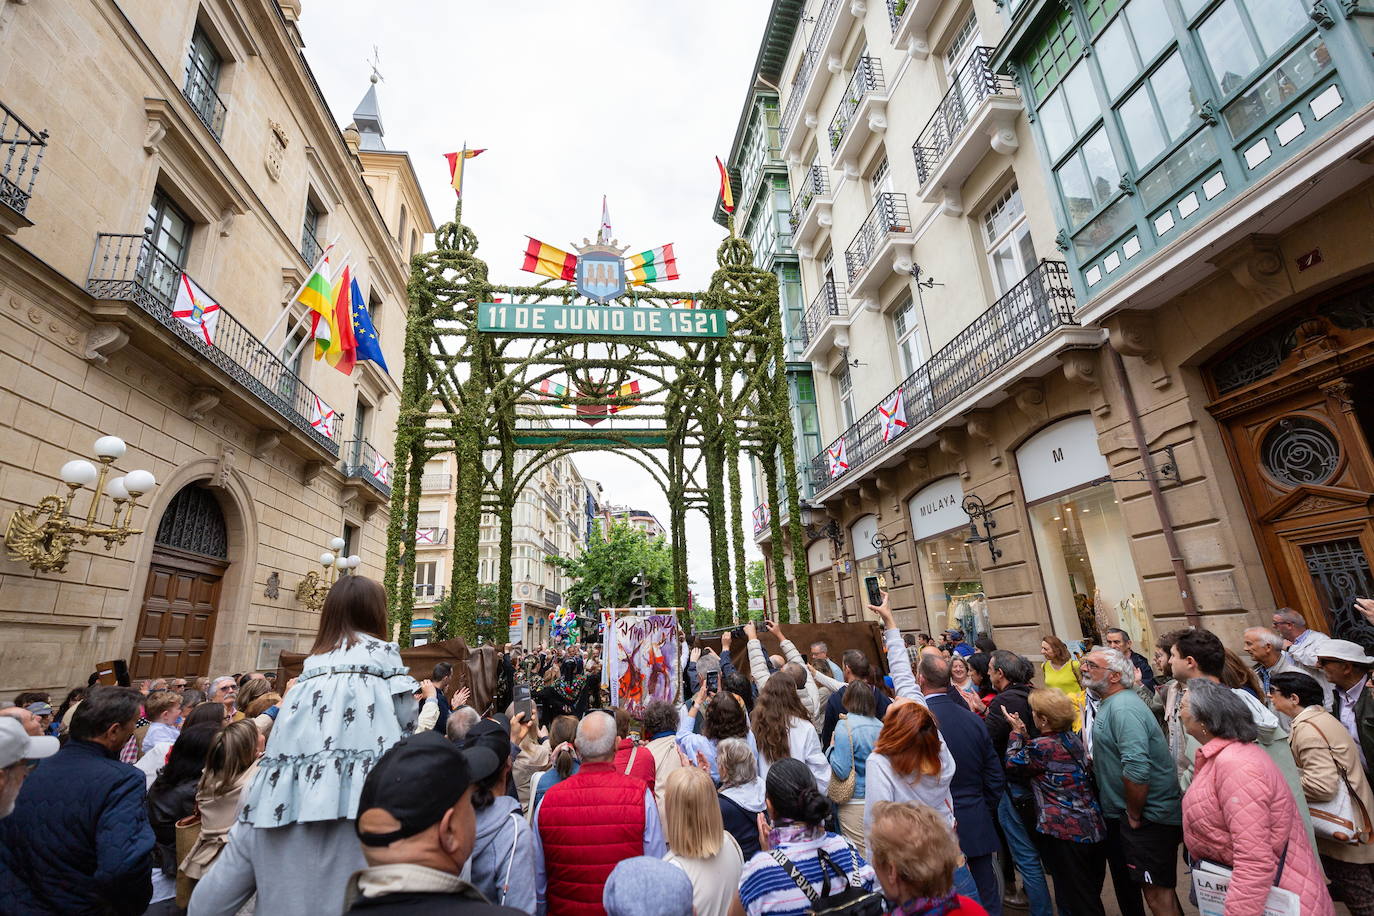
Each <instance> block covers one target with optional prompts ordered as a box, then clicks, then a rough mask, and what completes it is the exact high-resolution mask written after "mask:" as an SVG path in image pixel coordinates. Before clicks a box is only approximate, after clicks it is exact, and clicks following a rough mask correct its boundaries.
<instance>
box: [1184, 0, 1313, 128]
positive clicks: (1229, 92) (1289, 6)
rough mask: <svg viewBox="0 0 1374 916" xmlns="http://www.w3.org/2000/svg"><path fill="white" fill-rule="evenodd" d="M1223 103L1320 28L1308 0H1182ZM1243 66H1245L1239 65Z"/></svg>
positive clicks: (1220, 100)
mask: <svg viewBox="0 0 1374 916" xmlns="http://www.w3.org/2000/svg"><path fill="white" fill-rule="evenodd" d="M1180 4H1181V5H1182V6H1183V9H1184V12H1185V13H1187V14H1188V15H1189V17H1190V19H1192V24H1191V27H1190V31H1191V32H1192V34H1193V37H1194V40H1195V41H1196V43H1197V47H1198V49H1199V51H1200V52H1201V56H1202V60H1203V63H1204V64H1206V66H1207V70H1208V74H1209V76H1210V77H1211V79H1212V82H1213V84H1214V85H1215V87H1216V89H1217V92H1218V93H1219V96H1218V101H1219V102H1221V103H1222V104H1225V103H1226V102H1228V101H1230V100H1231V99H1232V98H1234V97H1235V96H1237V95H1239V94H1240V93H1241V92H1243V91H1245V89H1246V88H1247V87H1248V86H1249V85H1250V84H1251V82H1252V81H1253V79H1254V78H1255V77H1256V76H1257V75H1259V74H1260V73H1261V72H1262V71H1264V70H1267V69H1268V68H1269V67H1270V66H1271V65H1272V64H1273V62H1274V61H1276V60H1278V58H1279V57H1281V56H1283V55H1285V54H1287V53H1288V51H1289V50H1290V49H1291V48H1292V47H1293V46H1294V45H1296V44H1297V42H1298V40H1299V39H1300V38H1301V37H1302V36H1305V35H1306V34H1308V33H1309V32H1310V31H1311V30H1312V29H1315V28H1316V23H1315V22H1313V21H1312V19H1311V18H1310V17H1309V15H1308V10H1307V8H1306V6H1305V5H1304V3H1303V0H1211V2H1202V0H1180ZM1233 68H1240V69H1233Z"/></svg>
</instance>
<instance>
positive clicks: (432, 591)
mask: <svg viewBox="0 0 1374 916" xmlns="http://www.w3.org/2000/svg"><path fill="white" fill-rule="evenodd" d="M443 597H444V586H442V585H438V584H436V583H434V582H416V583H415V601H416V602H417V603H419V604H434V603H435V602H436V601H439V600H441V599H442V598H443Z"/></svg>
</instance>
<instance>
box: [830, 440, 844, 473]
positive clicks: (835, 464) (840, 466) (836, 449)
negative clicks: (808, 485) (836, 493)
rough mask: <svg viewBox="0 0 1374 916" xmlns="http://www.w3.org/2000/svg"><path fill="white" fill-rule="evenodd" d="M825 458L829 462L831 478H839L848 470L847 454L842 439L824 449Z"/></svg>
mask: <svg viewBox="0 0 1374 916" xmlns="http://www.w3.org/2000/svg"><path fill="white" fill-rule="evenodd" d="M825 457H826V458H827V459H828V460H829V461H830V476H831V477H839V476H840V475H841V474H843V473H844V472H845V471H847V470H849V453H848V451H847V450H846V449H845V447H844V439H840V441H839V442H836V443H835V444H834V445H833V446H831V447H830V448H828V449H826V450H825Z"/></svg>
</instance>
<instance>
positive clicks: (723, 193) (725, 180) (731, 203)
mask: <svg viewBox="0 0 1374 916" xmlns="http://www.w3.org/2000/svg"><path fill="white" fill-rule="evenodd" d="M716 168H718V169H720V205H721V207H723V208H724V209H725V212H726V213H734V212H735V192H734V191H733V190H732V189H731V187H730V173H729V172H727V171H726V170H725V163H724V162H721V161H720V157H719V156H717V157H716Z"/></svg>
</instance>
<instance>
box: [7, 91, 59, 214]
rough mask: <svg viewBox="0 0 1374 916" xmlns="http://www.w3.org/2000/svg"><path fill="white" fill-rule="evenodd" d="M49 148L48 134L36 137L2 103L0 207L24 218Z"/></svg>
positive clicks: (36, 135) (31, 129) (17, 116)
mask: <svg viewBox="0 0 1374 916" xmlns="http://www.w3.org/2000/svg"><path fill="white" fill-rule="evenodd" d="M47 148H48V132H47V131H46V130H45V131H41V132H38V133H35V132H34V130H33V128H31V127H29V125H27V124H25V123H24V121H23V119H22V118H20V117H19V115H17V114H15V113H14V112H13V111H10V109H9V108H8V107H7V106H6V105H5V104H4V103H0V152H3V153H4V159H3V160H0V204H4V205H5V206H7V207H9V208H10V209H11V210H13V211H14V212H15V213H18V214H20V215H21V216H22V215H23V213H24V211H25V210H26V209H28V206H29V198H30V197H32V196H33V183H34V182H35V181H37V180H38V168H39V166H41V165H42V164H43V152H44V151H45V150H46V149H47Z"/></svg>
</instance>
